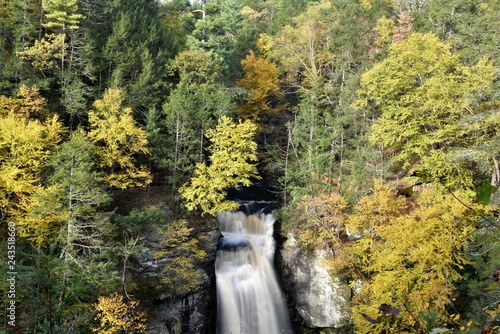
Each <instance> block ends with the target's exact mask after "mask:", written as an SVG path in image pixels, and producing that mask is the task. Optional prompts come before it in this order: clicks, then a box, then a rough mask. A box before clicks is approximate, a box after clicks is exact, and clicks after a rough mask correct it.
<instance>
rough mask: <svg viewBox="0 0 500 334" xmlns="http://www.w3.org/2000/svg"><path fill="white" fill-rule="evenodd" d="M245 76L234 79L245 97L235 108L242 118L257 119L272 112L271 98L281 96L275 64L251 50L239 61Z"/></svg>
mask: <svg viewBox="0 0 500 334" xmlns="http://www.w3.org/2000/svg"><path fill="white" fill-rule="evenodd" d="M241 64H242V66H243V71H244V73H245V76H244V77H243V78H241V79H239V80H238V81H236V86H238V87H241V88H243V89H244V90H245V91H246V93H247V95H248V96H247V97H245V98H244V100H245V104H244V105H242V106H241V107H239V108H238V109H236V112H237V113H238V114H239V115H240V117H241V118H243V119H250V120H253V121H258V120H259V118H260V115H261V114H266V113H267V114H269V113H271V112H273V106H272V105H271V103H272V102H273V99H280V98H282V96H283V93H282V92H281V89H280V87H279V73H278V68H277V67H276V65H274V64H272V63H270V62H268V61H267V60H266V59H264V58H262V57H259V56H256V55H255V54H254V52H253V51H250V53H249V54H248V55H247V56H246V57H245V59H243V60H242V61H241Z"/></svg>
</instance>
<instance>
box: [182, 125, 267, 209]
mask: <svg viewBox="0 0 500 334" xmlns="http://www.w3.org/2000/svg"><path fill="white" fill-rule="evenodd" d="M256 131H257V126H256V125H255V124H254V123H252V122H250V121H245V122H240V123H238V124H237V123H235V122H233V121H232V120H231V119H230V118H228V117H226V116H222V117H221V118H220V120H219V124H218V125H217V127H216V128H215V129H211V130H208V131H207V134H206V136H207V138H208V139H209V140H210V141H211V143H212V145H211V146H210V148H209V151H210V152H211V156H210V160H211V162H212V163H211V165H210V166H208V167H207V165H206V164H205V163H199V164H197V165H196V170H195V176H194V177H193V178H191V181H190V183H189V184H185V185H184V186H183V187H182V188H181V189H180V190H179V191H180V193H181V196H182V197H183V198H184V200H185V201H186V208H187V209H188V210H190V211H192V210H194V209H196V208H198V207H200V208H201V210H202V212H203V213H208V214H210V215H215V214H217V213H218V212H222V211H230V210H234V209H237V208H238V206H239V204H238V203H236V202H232V201H227V200H225V197H226V192H227V189H228V188H230V187H237V186H241V185H243V186H249V185H251V183H252V182H251V179H252V178H254V179H258V178H260V177H259V175H258V172H257V167H256V166H255V163H256V162H257V155H256V150H257V144H256V143H255V142H254V141H253V136H254V135H255V132H256Z"/></svg>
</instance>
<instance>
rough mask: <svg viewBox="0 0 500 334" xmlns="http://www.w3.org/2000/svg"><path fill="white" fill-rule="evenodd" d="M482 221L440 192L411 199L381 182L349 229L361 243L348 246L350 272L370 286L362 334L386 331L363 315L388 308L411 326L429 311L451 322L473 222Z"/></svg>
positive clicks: (362, 307)
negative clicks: (449, 310)
mask: <svg viewBox="0 0 500 334" xmlns="http://www.w3.org/2000/svg"><path fill="white" fill-rule="evenodd" d="M457 195H458V196H461V197H466V195H465V194H463V193H462V194H457ZM476 219H477V217H475V216H474V213H473V212H470V210H469V209H468V208H467V207H465V206H464V205H463V204H462V203H460V202H459V201H457V200H456V199H455V197H453V196H452V195H451V194H449V193H447V192H446V191H443V190H442V189H439V188H437V187H428V188H425V189H423V190H421V191H419V192H418V193H415V195H414V196H413V197H412V198H405V197H402V196H397V195H396V194H395V191H394V190H392V189H391V188H390V187H389V186H388V185H383V184H381V183H376V185H375V189H374V192H373V194H371V195H368V196H365V197H364V198H362V199H361V201H360V203H359V204H358V205H357V206H356V213H355V214H354V215H352V216H351V217H350V218H349V223H348V225H347V227H348V228H349V229H350V230H352V231H355V232H357V233H358V239H357V240H355V241H353V242H351V243H349V244H347V246H346V247H345V252H346V253H347V254H348V255H349V256H350V260H349V262H350V263H349V264H346V266H345V267H347V268H349V267H350V269H351V270H352V273H353V275H356V273H357V275H358V276H357V277H358V278H360V279H362V280H363V281H364V282H365V284H364V285H363V287H362V289H361V291H360V292H359V294H357V295H356V296H355V298H354V307H353V309H354V321H355V324H356V326H357V329H358V331H357V333H381V332H383V330H382V326H383V325H384V324H382V323H379V324H372V323H370V322H368V321H367V320H366V319H365V318H364V317H363V316H362V315H361V313H365V314H368V315H369V316H370V317H372V318H374V319H375V318H377V317H378V308H379V307H380V305H382V304H387V305H390V306H391V307H394V308H396V309H398V310H399V311H401V317H402V318H403V319H411V321H408V323H409V324H410V326H411V325H413V323H414V322H417V321H419V322H420V324H421V325H423V321H422V319H420V318H419V317H418V315H419V314H425V312H427V313H428V312H435V313H436V314H438V315H439V316H438V318H437V321H438V322H439V321H445V320H446V319H448V318H449V317H447V316H446V312H447V306H448V305H449V304H450V303H451V296H452V294H453V292H454V285H453V284H454V283H455V282H457V281H458V280H459V279H461V275H460V273H459V272H458V268H461V267H462V266H463V265H464V264H465V263H466V259H465V256H464V253H463V247H464V245H465V244H466V243H467V239H468V236H469V234H470V232H471V231H472V230H473V226H472V225H471V224H469V223H468V221H469V220H470V221H475V220H476ZM359 274H361V275H360V276H359ZM415 316H417V318H414V317H415Z"/></svg>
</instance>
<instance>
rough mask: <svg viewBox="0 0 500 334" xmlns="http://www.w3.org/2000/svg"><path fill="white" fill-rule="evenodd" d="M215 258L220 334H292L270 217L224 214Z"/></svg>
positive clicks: (268, 214)
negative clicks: (276, 266) (278, 276)
mask: <svg viewBox="0 0 500 334" xmlns="http://www.w3.org/2000/svg"><path fill="white" fill-rule="evenodd" d="M217 218H218V220H219V223H220V230H221V233H222V235H223V237H222V238H221V239H220V241H219V245H218V250H217V256H216V260H215V274H216V280H217V306H218V312H217V314H218V319H217V333H218V334H230V333H232V334H238V333H242V334H279V333H293V330H292V326H291V324H290V319H289V315H288V309H287V305H286V302H285V299H284V297H283V294H282V292H281V289H280V287H279V285H278V282H277V279H276V274H275V272H274V269H273V258H274V250H275V242H274V238H273V224H274V215H273V214H272V213H267V214H266V213H264V212H262V211H261V212H260V213H256V214H245V213H243V212H224V213H221V214H219V215H218V217H217Z"/></svg>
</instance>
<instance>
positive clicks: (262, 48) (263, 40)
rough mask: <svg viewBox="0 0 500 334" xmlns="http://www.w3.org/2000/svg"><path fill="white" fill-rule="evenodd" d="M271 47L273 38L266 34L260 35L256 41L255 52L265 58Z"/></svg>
mask: <svg viewBox="0 0 500 334" xmlns="http://www.w3.org/2000/svg"><path fill="white" fill-rule="evenodd" d="M272 47H273V38H272V37H271V36H269V35H268V34H266V33H263V34H260V35H259V39H258V40H257V50H259V52H258V53H259V54H260V56H261V57H263V58H267V57H268V56H269V54H270V53H271V48H272Z"/></svg>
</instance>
